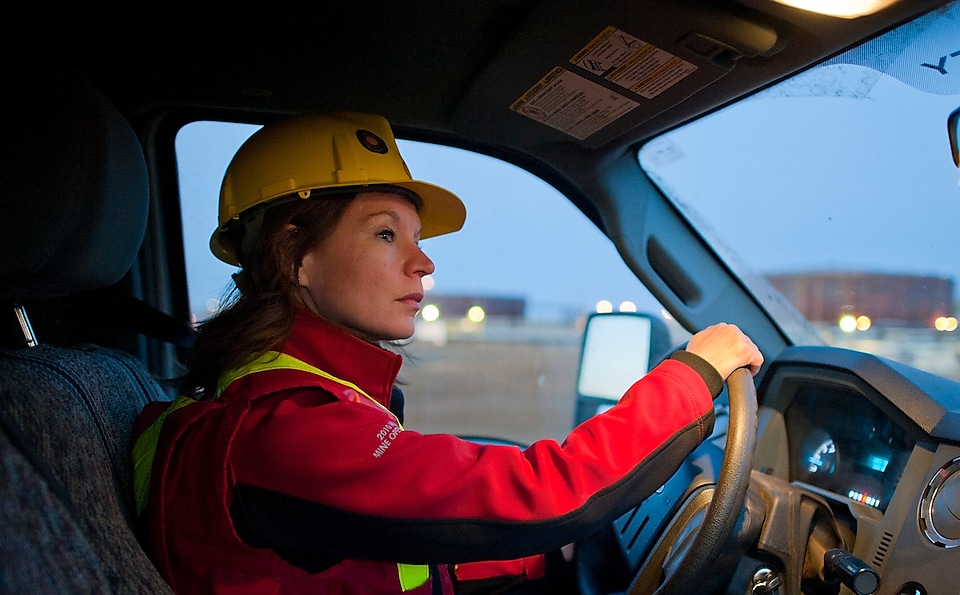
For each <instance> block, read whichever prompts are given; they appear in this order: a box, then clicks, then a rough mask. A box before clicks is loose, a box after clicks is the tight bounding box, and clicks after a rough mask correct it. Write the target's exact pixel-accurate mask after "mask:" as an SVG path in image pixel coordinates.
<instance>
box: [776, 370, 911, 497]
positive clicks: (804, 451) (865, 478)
mask: <svg viewBox="0 0 960 595" xmlns="http://www.w3.org/2000/svg"><path fill="white" fill-rule="evenodd" d="M784 420H785V423H786V429H787V435H788V436H789V437H790V440H789V449H790V479H791V480H792V481H800V482H803V483H806V484H808V485H812V486H815V487H818V488H821V489H823V490H827V491H829V492H831V493H834V494H837V495H839V496H843V497H846V498H849V499H851V500H853V501H855V502H859V503H861V504H865V505H867V506H871V507H873V508H877V509H879V510H881V511H884V510H886V508H887V504H888V503H889V502H890V500H891V499H892V497H893V494H894V491H895V490H896V487H897V485H898V484H899V482H900V478H901V477H902V475H903V471H904V468H905V467H906V464H907V460H908V459H909V457H910V453H911V452H912V451H913V447H914V446H915V445H916V438H914V437H913V436H912V435H911V434H909V433H908V432H907V431H906V430H905V429H904V428H903V427H902V426H901V425H899V424H898V423H896V422H894V421H893V420H892V419H891V418H890V417H889V416H888V415H887V414H885V413H884V412H883V411H881V410H880V408H879V407H877V406H876V405H874V404H873V403H872V402H870V401H869V400H868V399H867V398H866V396H864V394H863V393H862V392H860V391H858V390H856V389H855V388H851V387H848V386H836V385H831V384H826V383H824V382H822V381H820V382H818V381H816V380H813V381H810V382H809V383H806V382H805V383H802V384H800V385H799V386H797V387H796V391H795V393H794V399H793V402H792V403H791V404H790V406H789V407H788V408H787V410H786V411H785V412H784Z"/></svg>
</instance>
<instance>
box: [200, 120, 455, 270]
mask: <svg viewBox="0 0 960 595" xmlns="http://www.w3.org/2000/svg"><path fill="white" fill-rule="evenodd" d="M383 187H388V188H389V187H395V188H400V189H406V190H407V191H409V192H412V193H414V194H415V195H416V197H417V198H418V199H419V203H420V204H419V211H420V222H421V224H422V226H423V231H422V232H421V236H420V237H421V238H429V237H434V236H438V235H442V234H445V233H450V232H453V231H457V230H458V229H460V228H461V227H462V226H463V221H464V219H465V218H466V209H465V208H464V206H463V202H461V200H460V199H459V198H457V196H456V195H455V194H453V193H452V192H450V191H449V190H446V189H444V188H440V187H439V186H435V185H433V184H428V183H426V182H420V181H417V180H414V179H413V178H412V177H411V176H410V170H409V169H407V165H406V163H404V161H403V158H402V157H401V156H400V151H399V149H398V148H397V141H396V139H395V138H394V136H393V131H392V130H391V128H390V123H389V122H387V120H386V119H385V118H383V117H381V116H375V115H371V114H359V113H337V114H329V115H308V116H297V117H293V118H289V119H286V120H281V121H278V122H274V123H271V124H268V125H266V126H264V127H263V128H261V129H260V130H258V131H257V132H256V133H254V134H253V136H251V137H250V138H249V139H247V141H246V142H245V143H244V144H243V146H241V147H240V149H239V150H238V151H237V154H236V155H235V156H234V158H233V161H231V162H230V165H229V166H228V167H227V172H226V174H225V175H224V178H223V184H222V185H221V187H220V225H219V226H218V227H217V230H216V231H215V232H214V233H213V237H211V238H210V249H211V250H212V251H213V254H214V256H216V257H217V258H219V259H220V260H222V261H224V262H226V263H228V264H232V265H235V266H236V265H239V261H238V260H237V248H238V246H237V244H236V241H235V240H234V239H233V236H232V234H229V233H226V232H227V231H228V230H230V229H232V228H233V227H235V226H237V225H243V224H244V220H245V214H251V213H252V212H253V211H251V209H253V208H254V207H257V206H261V205H267V203H270V202H271V201H274V200H277V199H279V198H284V197H291V196H299V197H300V198H310V197H311V196H313V197H317V196H322V195H323V194H324V192H325V191H328V190H334V191H338V190H343V191H345V192H352V191H362V190H363V189H364V188H370V189H378V190H379V189H382V188H383ZM328 193H329V192H328ZM254 211H260V209H254Z"/></svg>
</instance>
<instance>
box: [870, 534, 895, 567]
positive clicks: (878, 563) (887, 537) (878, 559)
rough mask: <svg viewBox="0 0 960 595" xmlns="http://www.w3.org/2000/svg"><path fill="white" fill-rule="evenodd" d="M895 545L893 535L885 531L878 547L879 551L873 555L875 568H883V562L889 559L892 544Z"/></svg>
mask: <svg viewBox="0 0 960 595" xmlns="http://www.w3.org/2000/svg"><path fill="white" fill-rule="evenodd" d="M892 543H893V534H892V533H890V532H888V531H884V532H883V535H882V536H881V537H880V545H878V546H877V551H876V553H874V555H873V567H874V568H876V569H877V570H880V569H881V568H883V561H884V560H885V559H886V557H887V552H889V551H890V544H892Z"/></svg>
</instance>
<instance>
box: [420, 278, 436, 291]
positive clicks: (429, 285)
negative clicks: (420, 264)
mask: <svg viewBox="0 0 960 595" xmlns="http://www.w3.org/2000/svg"><path fill="white" fill-rule="evenodd" d="M422 282H423V290H424V291H430V290H431V289H433V286H434V284H435V283H436V281H434V280H433V277H431V276H430V275H424V276H423V279H422Z"/></svg>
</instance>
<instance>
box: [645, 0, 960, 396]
mask: <svg viewBox="0 0 960 595" xmlns="http://www.w3.org/2000/svg"><path fill="white" fill-rule="evenodd" d="M958 40H960V4H958V3H953V4H951V5H949V6H947V7H945V8H944V9H943V10H940V11H934V12H933V13H930V14H929V15H927V16H925V17H923V18H921V19H919V20H918V21H917V22H914V23H910V24H909V25H906V26H904V27H903V28H901V29H899V30H896V31H893V32H891V33H889V34H887V35H885V36H882V37H880V38H878V39H875V40H872V41H870V42H869V43H867V44H865V45H864V46H862V47H858V48H854V49H852V50H850V51H848V52H846V53H844V54H842V55H840V56H837V57H835V58H833V59H831V60H830V61H828V62H827V63H825V64H823V65H821V66H819V67H817V68H814V69H812V70H809V71H807V72H805V73H803V74H801V75H800V76H797V77H795V78H794V79H792V80H788V81H785V82H783V83H781V84H779V85H777V86H775V87H772V88H770V89H767V90H765V91H763V92H762V93H760V94H758V95H756V96H754V97H753V98H750V99H747V100H745V101H741V102H738V103H736V104H734V105H732V106H731V107H729V108H727V109H724V110H722V111H720V112H717V113H715V114H713V115H711V116H708V117H706V118H703V119H701V120H699V121H696V122H694V123H692V124H689V125H687V126H684V127H682V128H679V129H677V130H674V131H672V132H670V133H668V134H666V135H663V136H661V137H659V138H657V139H655V140H653V141H651V142H649V143H648V144H647V145H645V146H644V147H643V148H642V150H641V151H640V154H639V159H640V163H641V165H642V166H643V167H644V169H645V170H646V171H647V172H648V173H649V175H650V176H651V178H652V179H653V180H654V181H655V182H656V183H657V184H658V186H659V187H660V189H661V190H662V191H663V192H664V193H665V194H667V195H668V196H669V197H670V198H671V199H672V200H673V202H674V204H675V205H676V206H677V207H678V208H679V209H680V210H681V211H683V213H684V214H685V215H686V216H687V218H688V219H689V220H690V221H691V222H692V223H693V225H695V226H696V227H697V228H698V229H699V230H700V232H701V233H702V235H703V236H704V237H705V238H706V239H707V241H708V242H710V244H711V245H712V246H714V248H716V249H717V250H718V251H719V252H720V254H721V256H722V257H724V258H725V260H726V261H727V262H728V263H729V264H730V266H731V267H732V268H733V269H734V270H735V271H736V272H737V273H738V275H740V277H741V278H742V279H743V280H744V282H745V283H746V284H747V285H748V286H750V287H751V289H752V290H753V293H754V294H755V295H756V296H758V299H760V300H761V301H764V302H765V305H766V307H767V309H768V311H769V312H770V313H771V314H772V315H773V316H774V317H775V318H777V320H778V322H779V323H780V325H781V328H783V329H784V331H785V332H787V333H788V335H790V336H791V338H792V339H793V340H794V341H795V342H810V341H811V340H812V341H817V340H819V341H823V342H826V343H829V344H834V345H840V346H845V347H851V348H854V349H858V350H863V351H869V352H873V353H876V354H879V355H882V356H886V357H890V358H893V359H896V360H899V361H902V362H905V363H908V364H911V365H914V366H917V367H920V368H922V369H926V370H928V371H931V372H934V373H937V374H940V375H943V376H947V377H950V378H955V379H960V347H958V345H960V331H958V330H957V303H956V301H957V292H956V283H957V280H958V279H960V258H958V255H960V234H958V233H957V229H956V222H957V221H958V220H960V185H958V180H960V172H958V169H957V167H956V165H955V164H954V162H953V159H952V156H951V151H950V143H949V136H948V129H947V120H948V116H949V114H950V113H951V112H952V111H954V110H955V109H957V107H958V105H960V45H958ZM784 298H786V299H784ZM784 306H786V307H784ZM811 330H812V331H813V332H808V331H811ZM811 337H812V339H811Z"/></svg>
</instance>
